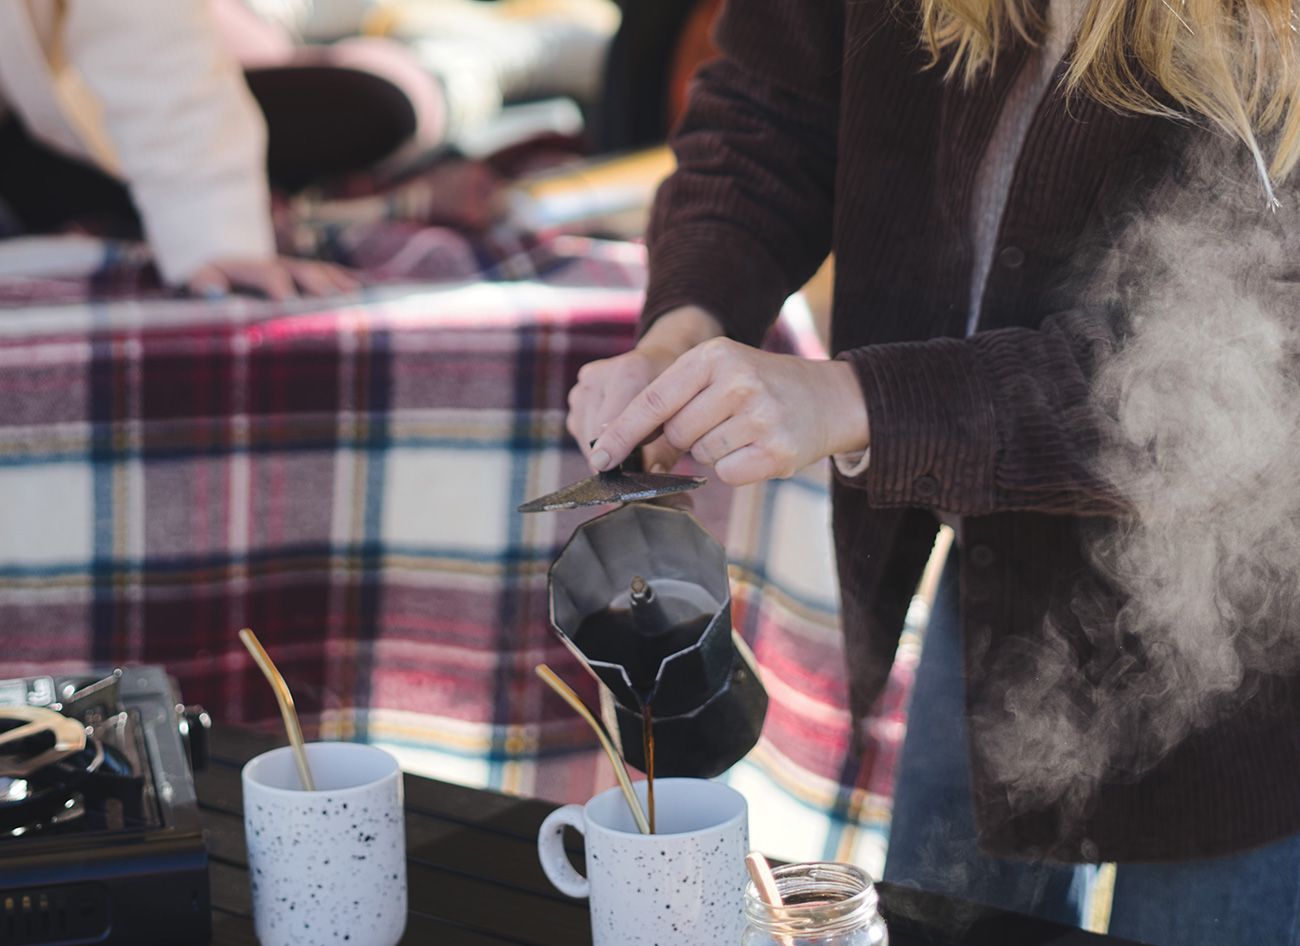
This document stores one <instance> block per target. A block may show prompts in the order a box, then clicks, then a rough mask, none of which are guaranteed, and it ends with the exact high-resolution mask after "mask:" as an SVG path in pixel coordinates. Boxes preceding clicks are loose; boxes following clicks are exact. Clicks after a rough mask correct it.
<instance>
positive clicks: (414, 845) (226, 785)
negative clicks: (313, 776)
mask: <svg viewBox="0 0 1300 946" xmlns="http://www.w3.org/2000/svg"><path fill="white" fill-rule="evenodd" d="M273 745H275V743H274V742H273V741H271V740H267V739H265V738H263V737H260V736H255V735H251V734H247V733H241V732H238V731H231V730H222V729H221V728H220V727H218V728H216V729H214V731H213V733H212V762H211V764H210V765H209V766H208V769H207V771H205V772H201V773H199V775H198V776H197V782H198V792H199V800H200V805H201V807H202V814H203V820H204V825H205V828H206V831H207V840H208V850H209V852H210V853H211V876H212V906H213V909H212V924H213V939H212V942H213V946H253V944H256V942H257V937H256V936H255V935H254V934H253V921H252V915H251V913H252V911H251V907H250V902H249V892H248V860H247V853H246V850H245V847H244V825H243V817H242V815H241V810H242V808H241V802H240V784H239V771H240V768H241V767H242V766H243V764H244V762H246V761H247V760H248V759H250V758H252V757H253V756H254V755H256V754H258V753H259V752H262V751H264V750H265V749H268V748H271V747H272V746H273ZM405 788H406V849H407V857H408V861H407V877H408V884H409V888H410V905H411V912H410V918H409V920H408V922H407V925H406V935H405V936H404V937H403V938H402V943H403V944H421V946H430V944H438V946H503V944H515V946H586V944H589V943H590V942H591V929H590V926H589V922H588V914H587V907H586V902H585V901H578V900H571V899H569V898H568V897H565V896H563V895H562V894H560V893H558V892H557V891H556V890H555V889H554V888H553V887H551V885H550V883H549V882H548V881H547V880H546V878H545V877H544V876H543V874H542V870H541V867H540V866H539V865H538V862H537V829H538V827H539V826H540V825H541V823H542V819H543V818H545V817H546V815H547V814H548V813H549V812H550V811H551V810H552V809H553V808H554V806H553V805H550V804H547V803H545V802H540V801H532V800H527V799H519V798H512V797H510V796H507V795H501V794H497V793H494V792H485V791H479V790H476V789H470V788H463V787H461V786H457V785H450V784H448V783H446V782H438V781H434V780H432V779H427V778H421V777H419V776H415V775H407V776H405ZM574 850H575V853H576V851H577V850H578V849H577V848H575V849H574ZM879 889H880V895H881V903H882V910H883V912H884V913H885V916H886V919H887V920H888V922H889V928H890V941H891V946H922V944H925V946H1048V944H1051V946H1123V943H1122V941H1120V940H1117V939H1113V938H1108V937H1104V936H1094V935H1092V934H1089V933H1083V932H1081V931H1079V930H1073V929H1068V928H1066V927H1061V926H1057V925H1055V924H1052V923H1045V922H1042V921H1040V920H1033V919H1030V918H1028V917H1022V916H1017V915H1014V914H1009V913H1003V912H1001V911H997V910H991V909H988V908H985V907H978V906H974V905H971V904H963V903H959V902H956V901H952V900H949V899H947V898H943V897H937V896H933V895H930V894H921V893H917V892H915V891H909V890H903V889H900V888H895V887H891V886H890V885H888V884H880V885H879ZM699 946H713V944H699ZM718 946H730V944H718Z"/></svg>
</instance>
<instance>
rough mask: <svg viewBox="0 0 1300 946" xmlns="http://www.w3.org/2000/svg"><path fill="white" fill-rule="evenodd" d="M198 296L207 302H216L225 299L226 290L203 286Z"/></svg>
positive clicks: (219, 287) (218, 287)
mask: <svg viewBox="0 0 1300 946" xmlns="http://www.w3.org/2000/svg"><path fill="white" fill-rule="evenodd" d="M199 295H200V296H202V297H203V298H204V299H207V300H208V301H209V302H216V301H217V300H218V299H224V298H226V290H225V289H223V288H222V287H221V286H203V287H202V288H200V289H199Z"/></svg>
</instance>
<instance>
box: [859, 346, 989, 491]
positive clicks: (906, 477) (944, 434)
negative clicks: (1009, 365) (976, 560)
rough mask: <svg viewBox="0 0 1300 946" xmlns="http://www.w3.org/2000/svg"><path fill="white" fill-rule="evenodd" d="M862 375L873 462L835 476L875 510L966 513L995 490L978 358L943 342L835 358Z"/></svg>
mask: <svg viewBox="0 0 1300 946" xmlns="http://www.w3.org/2000/svg"><path fill="white" fill-rule="evenodd" d="M837 357H838V358H839V359H841V360H843V361H847V362H849V363H850V364H851V365H852V366H853V368H854V371H855V372H856V373H857V377H858V383H859V384H860V385H861V387H862V394H863V398H864V399H865V400H866V405H867V419H868V422H869V424H870V430H871V446H870V450H871V462H870V463H869V464H868V465H867V466H866V468H865V469H863V470H860V471H855V472H857V475H855V476H846V475H845V474H844V472H843V471H842V470H841V469H840V468H839V467H838V465H836V476H837V478H838V479H839V480H840V481H841V482H842V483H844V484H845V485H847V486H851V487H855V488H858V489H862V490H865V491H866V493H867V497H868V499H867V501H868V503H869V504H870V505H872V506H878V507H890V506H893V507H897V506H919V507H925V508H930V509H940V510H944V511H946V512H954V513H963V512H975V511H977V510H979V509H987V508H988V507H989V505H990V504H991V503H992V500H993V496H994V492H995V467H996V462H997V454H998V449H997V442H998V441H997V423H996V420H997V418H996V414H995V411H994V404H993V398H992V393H991V390H990V387H989V385H988V384H987V382H986V380H985V378H984V375H983V372H982V370H981V366H980V363H979V353H978V351H977V350H976V349H975V348H974V347H973V346H971V345H968V344H967V343H966V342H964V341H961V340H958V339H951V338H938V339H931V340H929V341H924V342H902V343H897V344H886V345H875V346H870V347H866V348H856V349H852V350H850V351H846V352H843V353H841V354H840V355H838V356H837Z"/></svg>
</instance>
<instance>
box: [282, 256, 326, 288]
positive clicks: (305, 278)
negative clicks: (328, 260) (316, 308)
mask: <svg viewBox="0 0 1300 946" xmlns="http://www.w3.org/2000/svg"><path fill="white" fill-rule="evenodd" d="M285 269H287V270H288V271H289V275H290V276H292V277H293V281H294V282H295V283H297V285H298V288H299V289H300V290H302V292H303V294H304V295H307V296H332V295H333V294H334V293H336V292H337V291H338V286H337V285H335V283H334V280H333V279H332V278H331V277H330V273H329V270H328V268H327V267H325V266H321V265H320V264H317V263H308V262H302V261H297V260H295V261H293V262H289V263H286V264H285Z"/></svg>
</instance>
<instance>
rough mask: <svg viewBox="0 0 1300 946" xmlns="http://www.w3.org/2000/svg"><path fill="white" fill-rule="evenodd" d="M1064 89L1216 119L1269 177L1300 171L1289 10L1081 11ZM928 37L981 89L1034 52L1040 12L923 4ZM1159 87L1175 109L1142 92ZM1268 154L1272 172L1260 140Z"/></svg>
mask: <svg viewBox="0 0 1300 946" xmlns="http://www.w3.org/2000/svg"><path fill="white" fill-rule="evenodd" d="M1083 2H1085V3H1086V4H1087V7H1086V10H1085V12H1084V15H1083V20H1082V23H1081V25H1080V27H1079V36H1078V42H1077V44H1076V49H1075V52H1074V56H1073V58H1072V60H1071V61H1070V63H1069V72H1068V74H1067V79H1066V82H1067V87H1068V88H1069V89H1070V90H1071V91H1075V90H1077V91H1082V92H1084V93H1086V94H1089V95H1091V96H1092V97H1094V98H1096V99H1097V100H1098V101H1100V102H1102V103H1103V104H1105V105H1108V106H1111V107H1113V108H1116V109H1120V110H1124V111H1132V112H1140V113H1147V114H1161V115H1170V116H1179V114H1180V113H1179V112H1178V111H1177V110H1176V109H1177V107H1181V108H1182V109H1185V110H1187V111H1189V112H1191V113H1194V114H1199V115H1201V116H1203V117H1204V118H1206V119H1208V120H1209V121H1210V122H1211V123H1212V124H1214V125H1216V126H1218V127H1219V128H1221V129H1222V130H1224V131H1225V132H1227V133H1228V134H1230V135H1233V136H1235V137H1237V138H1239V139H1241V141H1242V142H1244V143H1245V145H1246V146H1247V147H1248V148H1249V149H1250V151H1251V154H1252V155H1253V156H1254V158H1255V162H1256V164H1257V165H1258V166H1259V170H1260V174H1261V175H1262V176H1263V177H1264V180H1265V185H1266V186H1270V179H1272V180H1281V179H1282V178H1284V177H1286V176H1287V174H1289V173H1290V172H1291V170H1292V169H1293V168H1294V167H1295V166H1296V163H1297V161H1300V35H1298V34H1297V33H1296V25H1295V19H1294V11H1293V9H1292V0H1083ZM921 5H922V36H923V38H924V40H925V42H926V44H927V45H928V47H929V50H930V53H931V55H932V56H933V62H934V63H936V64H937V63H938V62H939V61H940V59H941V57H943V56H944V54H950V56H951V58H950V60H949V65H948V72H949V75H956V76H960V77H962V78H963V79H965V80H966V81H968V82H969V81H971V80H973V79H974V78H975V77H976V76H978V75H979V74H980V73H981V72H982V71H983V70H985V69H990V68H992V67H993V64H994V60H995V58H996V53H997V50H998V49H999V48H1000V46H1001V44H1002V43H1003V42H1004V41H1006V40H1007V39H1008V38H1010V37H1011V36H1013V35H1015V36H1019V37H1021V38H1022V39H1024V40H1026V41H1028V42H1031V43H1032V42H1036V41H1037V39H1038V38H1039V37H1040V36H1041V35H1042V32H1043V27H1044V24H1043V18H1042V12H1041V10H1042V7H1041V4H1040V2H1039V0H921ZM1145 77H1150V79H1154V80H1155V82H1156V83H1158V84H1159V86H1160V88H1161V89H1163V90H1164V92H1165V94H1166V95H1167V96H1168V97H1169V98H1170V99H1171V100H1172V101H1173V102H1174V103H1175V105H1174V106H1171V105H1169V104H1168V103H1166V102H1161V101H1160V100H1158V99H1157V98H1156V96H1155V94H1153V92H1154V91H1155V90H1152V89H1150V88H1148V87H1147V86H1146V85H1144V81H1145ZM1261 139H1266V140H1268V142H1269V145H1270V150H1271V154H1270V156H1269V158H1268V159H1267V160H1266V159H1265V156H1264V147H1263V146H1261V144H1260V140H1261Z"/></svg>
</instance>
